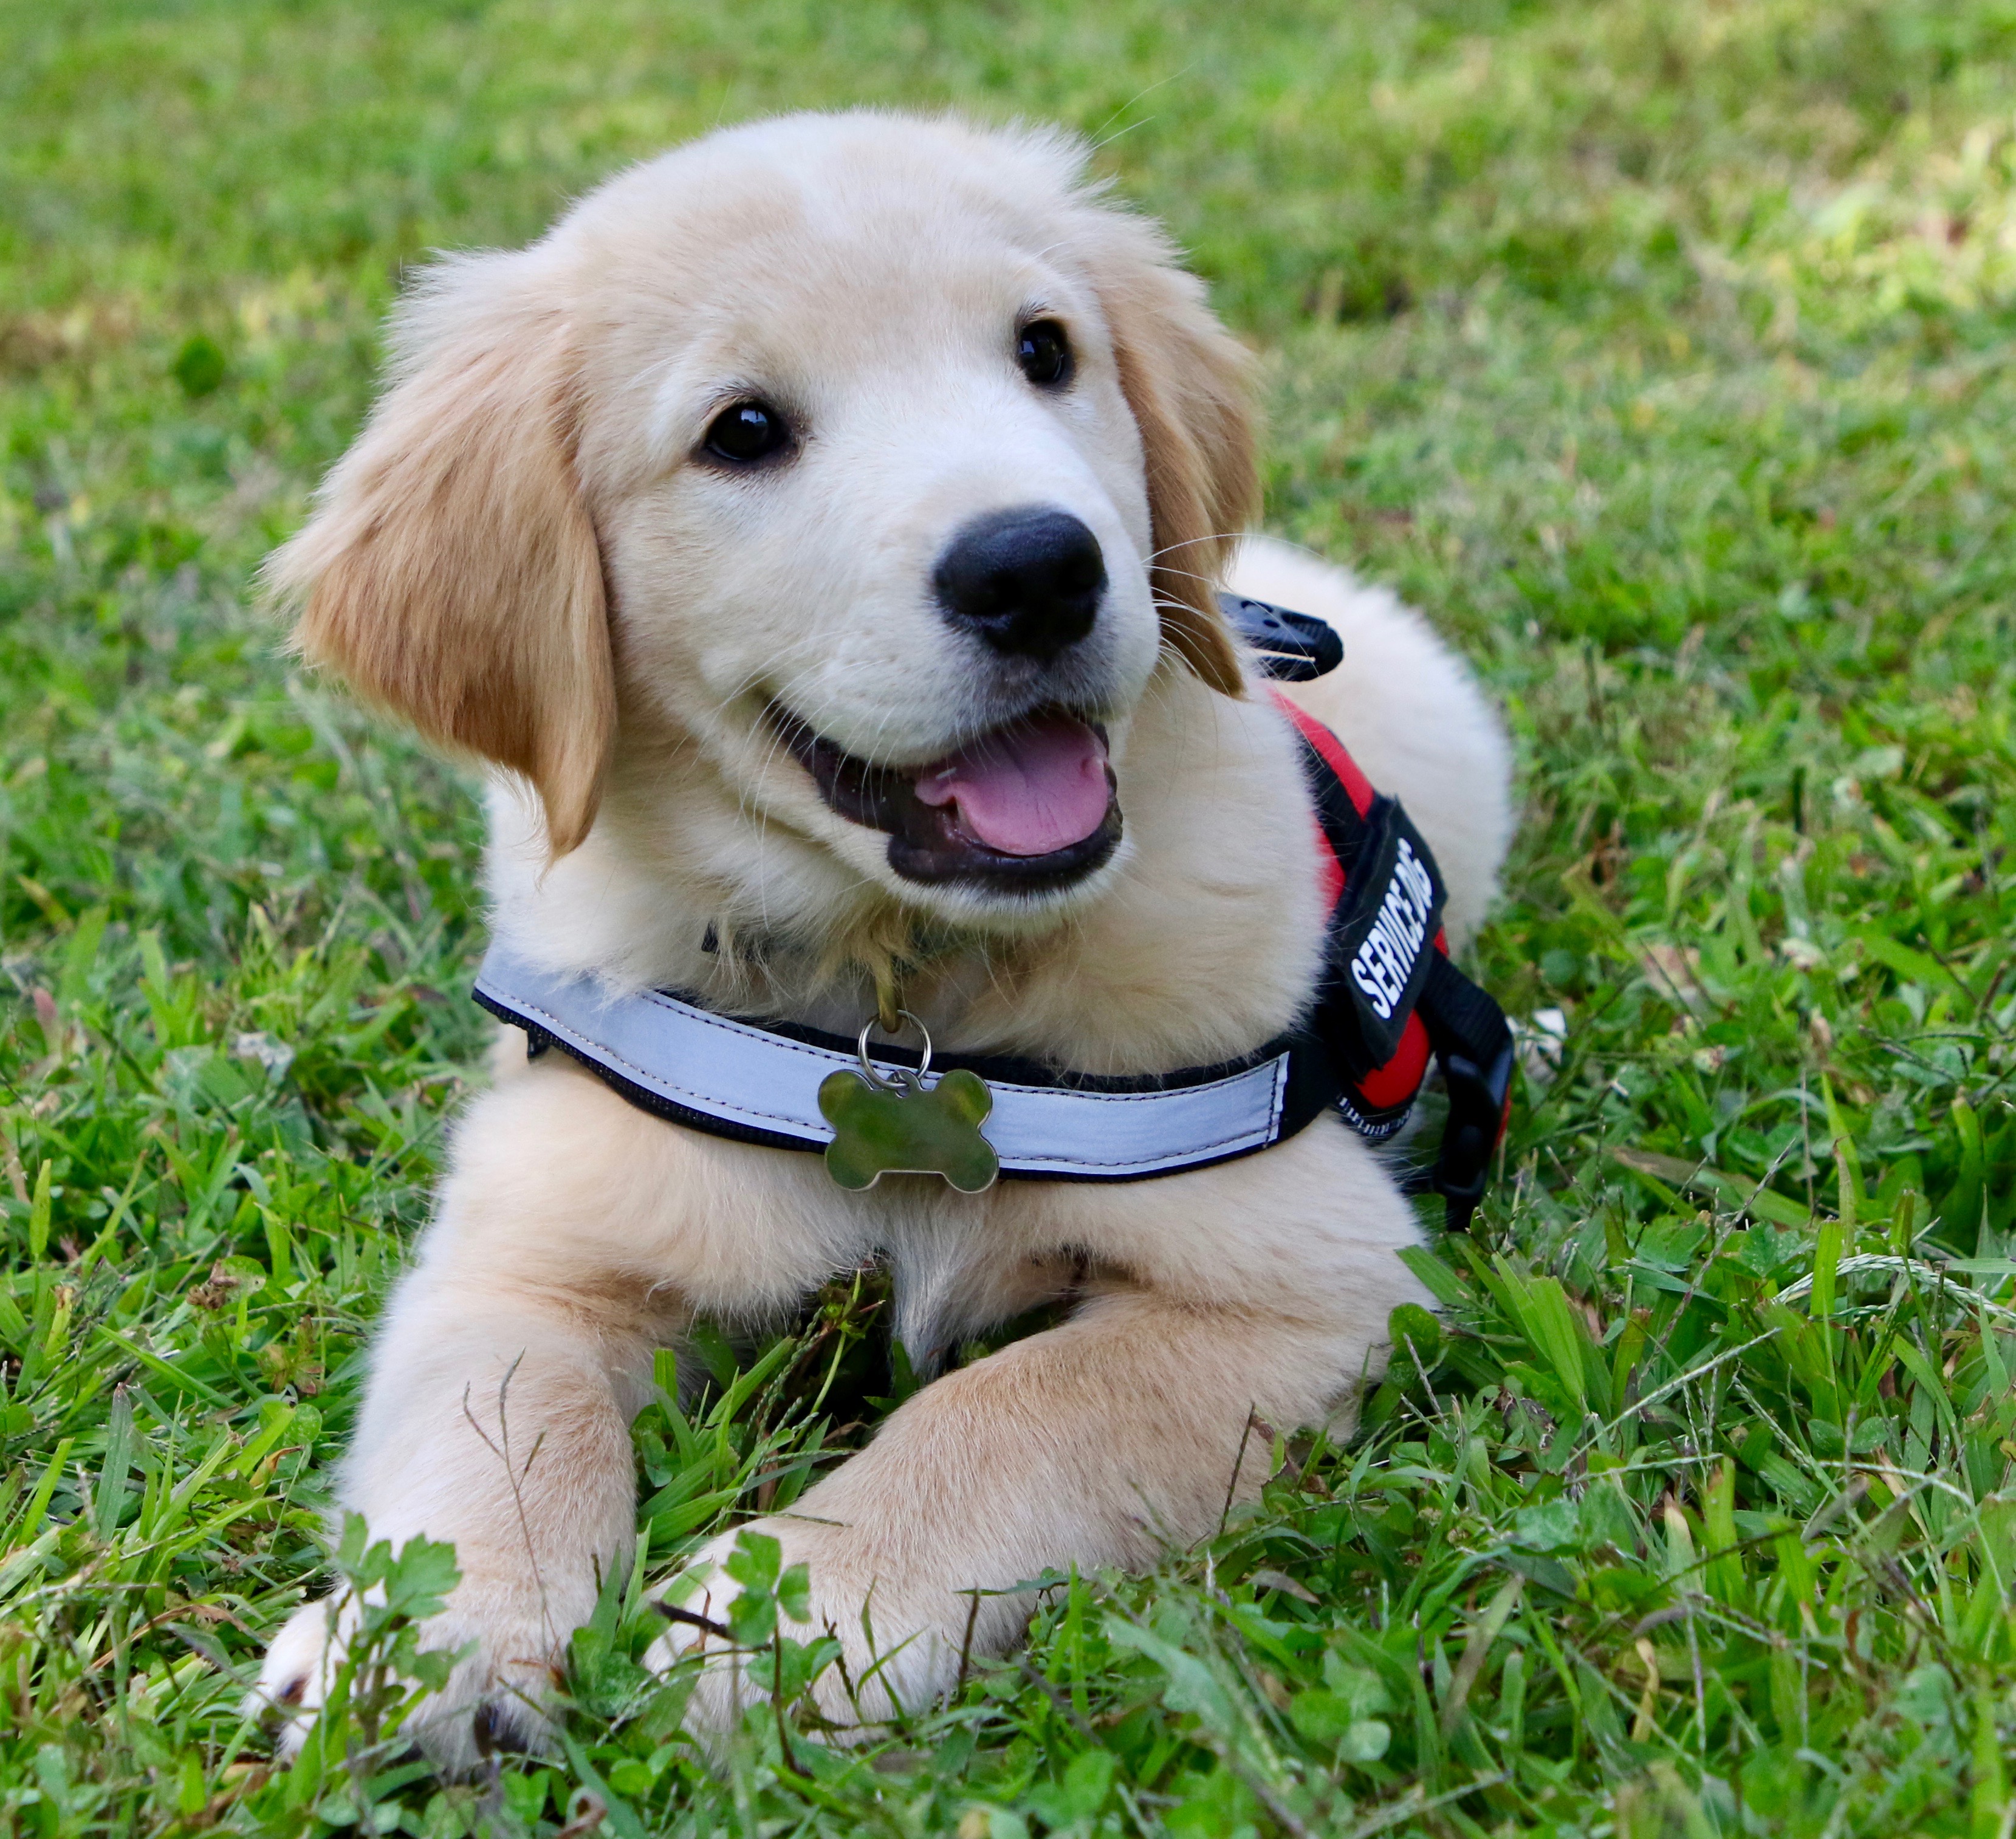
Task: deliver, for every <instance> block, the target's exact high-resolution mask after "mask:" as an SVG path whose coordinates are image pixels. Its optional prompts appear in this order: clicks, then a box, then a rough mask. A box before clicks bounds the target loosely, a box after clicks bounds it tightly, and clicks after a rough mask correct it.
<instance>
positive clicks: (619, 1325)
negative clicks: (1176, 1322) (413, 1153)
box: [261, 1056, 857, 1768]
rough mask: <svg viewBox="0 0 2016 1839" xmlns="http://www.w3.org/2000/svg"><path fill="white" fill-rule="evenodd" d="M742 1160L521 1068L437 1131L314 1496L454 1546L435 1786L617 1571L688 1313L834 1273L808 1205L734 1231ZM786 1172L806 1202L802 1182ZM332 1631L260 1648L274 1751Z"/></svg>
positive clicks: (334, 1645) (779, 1190)
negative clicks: (407, 1260) (415, 1249)
mask: <svg viewBox="0 0 2016 1839" xmlns="http://www.w3.org/2000/svg"><path fill="white" fill-rule="evenodd" d="M763 1153H764V1152H757V1151H749V1150H745V1149H743V1148H741V1147H740V1145H734V1144H725V1143H719V1142H717V1141H715V1140H714V1139H712V1138H702V1137H697V1136H695V1135H693V1134H690V1133H689V1132H686V1131H682V1130H671V1129H669V1128H668V1127H666V1126H665V1125H664V1124H663V1123H659V1122H658V1121H657V1120H656V1119H654V1118H650V1117H647V1116H645V1115H644V1114H643V1112H639V1111H637V1110H635V1109H633V1108H632V1106H630V1105H627V1104H625V1102H623V1100H621V1098H617V1096H616V1095H615V1094H614V1093H612V1092H610V1091H608V1090H607V1088H606V1087H603V1086H602V1085H600V1084H599V1083H598V1082H596V1080H592V1079H591V1078H589V1076H587V1075H586V1074H585V1073H581V1072H580V1071H579V1070H578V1069H574V1068H573V1067H572V1066H571V1063H567V1062H560V1061H559V1059H558V1057H557V1056H554V1057H553V1058H552V1059H551V1060H549V1061H545V1062H540V1063H539V1064H538V1065H537V1066H533V1067H530V1068H526V1067H522V1066H521V1067H520V1069H518V1070H517V1071H516V1072H515V1073H513V1075H512V1076H510V1077H509V1078H508V1079H506V1080H502V1081H501V1082H500V1084H499V1085H498V1086H497V1087H496V1088H495V1089H494V1090H493V1091H490V1092H489V1093H487V1094H485V1095H484V1097H483V1098H481V1099H480V1100H479V1101H478V1102H477V1104H476V1105H474V1106H473V1108H472V1109H471V1110H470V1113H469V1114H468V1116H466V1118H465V1119H464V1120H463V1123H462V1124H461V1126H460V1127H459V1130H458V1131H457V1133H456V1138H455V1155H454V1164H455V1166H454V1170H453V1172H452V1174H451V1176H450V1177H449V1179H448V1181H447V1182H446V1184H445V1186H444V1188H443V1190H442V1195H441V1207H440V1212H439V1214H438V1217H437V1219H436V1221H434V1224H433V1225H432V1226H430V1228H428V1230H427V1235H426V1237H425V1239H424V1240H423V1243H422V1246H421V1248H420V1253H419V1260H418V1261H417V1263H416V1267H415V1268H414V1269H413V1270H412V1271H411V1272H410V1273H409V1275H407V1277H406V1278H405V1279H404V1280H403V1281H402V1282H401V1284H400V1285H399V1287H398V1292H397V1293H396V1294H395V1296H394V1299H393V1300H392V1303H391V1307H389V1309H388V1310H387V1312H386V1316H385V1319H384V1322H383V1325H382V1327H381V1329H380V1332H379V1335H378V1338H377V1342H376V1346H375V1347H374V1349H373V1361H372V1372H371V1379H370V1383H369V1388H368V1390H367V1392H366V1394H365V1402H364V1408H363V1412H362V1415H361V1417H360V1419H359V1422H358V1428H357V1433H356V1437H355V1441H353V1443H352V1444H351V1451H350V1454H349V1456H348V1458H347V1460H346V1461H345V1462H344V1466H343V1468H342V1470H341V1472H340V1476H339V1477H338V1484H337V1504H338V1505H339V1506H340V1507H341V1508H344V1509H350V1510H352V1511H355V1512H357V1513H362V1515H363V1516H364V1518H365V1522H366V1523H367V1524H368V1526H369V1529H370V1535H371V1537H372V1538H373V1540H374V1541H376V1540H380V1539H389V1540H391V1542H393V1544H394V1546H395V1547H397V1546H398V1545H402V1544H404V1543H405V1542H406V1541H407V1540H409V1539H410V1538H412V1537H413V1536H414V1535H415V1534H426V1535H427V1537H428V1538H431V1539H445V1540H450V1541H452V1542H453V1543H454V1545H455V1561H456V1563H457V1564H458V1566H459V1568H460V1570H461V1573H462V1582H461V1585H460V1586H459V1588H457V1589H456V1590H455V1592H453V1594H452V1596H450V1597H449V1599H448V1607H447V1610H446V1611H445V1614H442V1615H441V1617H438V1618H437V1619H436V1620H435V1621H431V1622H430V1623H428V1624H427V1625H426V1627H425V1628H424V1630H423V1639H424V1640H425V1641H426V1642H427V1643H428V1644H429V1645H430V1646H438V1647H445V1648H449V1649H459V1648H461V1647H463V1646H470V1645H472V1644H473V1653H472V1654H471V1656H470V1658H469V1659H467V1660H466V1661H464V1662H463V1663H462V1664H461V1665H459V1667H458V1668H457V1669H456V1671H455V1675H454V1677H453V1678H452V1680H451V1681H450V1682H449V1684H448V1687H447V1689H445V1691H444V1692H442V1693H440V1694H439V1695H437V1697H435V1698H434V1699H432V1700H429V1701H428V1702H427V1704H426V1705H425V1706H423V1707H422V1711H421V1718H422V1719H423V1725H424V1728H423V1730H422V1732H421V1733H420V1734H421V1735H422V1737H423V1741H424V1742H425V1743H426V1744H427V1747H428V1749H429V1750H430V1751H431V1752H432V1753H433V1754H434V1755H435V1756H436V1758H437V1759H438V1760H439V1761H441V1762H442V1763H443V1764H444V1765H446V1766H448V1767H450V1768H455V1767H458V1766H462V1765H466V1764H467V1763H468V1762H469V1761H470V1760H471V1759H472V1758H473V1754H474V1752H475V1748H476V1737H477V1729H478V1726H477V1722H476V1718H475V1714H477V1712H478V1711H481V1713H482V1718H483V1722H484V1725H485V1726H486V1727H487V1728H488V1730H489V1732H490V1733H491V1734H492V1735H506V1736H508V1735H516V1736H518V1737H519V1738H520V1739H522V1740H536V1739H537V1738H538V1736H539V1734H540V1732H541V1729H542V1720H541V1718H540V1714H539V1711H538V1703H539V1701H540V1700H541V1699H542V1697H543V1695H544V1691H545V1686H547V1684H548V1683H549V1679H550V1669H551V1668H553V1667H554V1666H555V1665H556V1664H558V1662H559V1661H560V1659H561V1658H562V1657H563V1655H564V1653H565V1650H566V1645H567V1639H568V1637H569V1635H571V1633H572V1632H573V1631H574V1629H575V1628H578V1626H580V1624H581V1623H582V1622H583V1621H585V1620H586V1618H587V1617H588V1615H589V1613H590V1612H591V1610H592V1609H593V1607H594V1604H595V1600H596V1592H597V1591H598V1589H599V1587H600V1584H601V1581H602V1580H603V1578H607V1576H608V1575H609V1574H610V1571H611V1570H613V1569H614V1568H616V1567H620V1566H621V1565H623V1564H624V1563H626V1562H627V1560H628V1554H629V1552H630V1551H631V1549H632V1542H633V1539H634V1537H635V1498H634V1488H635V1480H634V1477H635V1463H634V1459H633V1457H632V1452H631V1448H630V1441H629V1437H628V1421H629V1419H630V1418H631V1417H632V1415H634V1414H635V1411H636V1410H637V1408H638V1407H639V1405H641V1404H643V1401H645V1399H646V1397H649V1395H650V1377H651V1358H652V1354H653V1350H654V1349H656V1348H657V1347H662V1346H664V1345H667V1344H668V1343H671V1341H673V1340H675V1339H676V1338H677V1336H678V1335H679V1333H680V1332H682V1329H684V1327H685V1326H686V1322H687V1320H688V1319H689V1314H690V1312H691V1310H692V1309H693V1307H696V1306H699V1307H707V1308H710V1309H711V1310H714V1311H716V1312H718V1313H721V1314H750V1313H752V1312H754V1311H761V1310H762V1309H765V1308H775V1307H778V1306H779V1305H780V1304H783V1303H784V1302H786V1301H787V1300H789V1298H790V1296H794V1295H795V1294H796V1293H797V1292H799V1291H800V1290H801V1289H805V1288H806V1287H808V1286H809V1285H812V1284H815V1283H816V1282H818V1281H819V1278H821V1277H823V1275H825V1274H826V1271H827V1270H829V1269H830V1268H832V1267H833V1265H834V1264H836V1263H837V1262H844V1260H846V1259H847V1258H848V1257H849V1256H851V1255H857V1254H856V1248H855V1246H853V1243H852V1242H851V1240H850V1239H848V1237H847V1236H846V1235H845V1233H844V1232H841V1233H838V1234H837V1235H836V1236H833V1237H831V1238H827V1237H823V1236H822V1235H821V1232H820V1231H819V1226H820V1224H821V1217H820V1216H819V1215H818V1214H817V1213H815V1211H814V1210H813V1209H812V1207H810V1206H801V1208H800V1209H799V1210H797V1211H795V1212H794V1210H793V1209H792V1207H791V1206H790V1205H788V1204H787V1203H788V1202H789V1201H790V1199H792V1198H793V1193H794V1191H791V1190H790V1189H788V1188H787V1187H786V1186H785V1185H783V1184H773V1186H775V1187H776V1194H775V1195H774V1196H773V1198H774V1199H775V1201H776V1204H775V1206H773V1207H772V1210H771V1212H770V1215H769V1218H768V1219H767V1221H762V1222H761V1224H760V1229H758V1228H752V1224H751V1199H752V1195H760V1194H761V1193H762V1192H763V1190H762V1189H761V1188H755V1187H752V1185H751V1158H752V1157H755V1156H761V1155H762V1154H763ZM807 1160H808V1161H809V1159H807ZM797 1174H798V1177H799V1178H798V1185H797V1186H798V1190H799V1191H802V1193H803V1194H805V1195H816V1194H817V1193H818V1190H817V1189H816V1188H815V1187H814V1186H813V1179H814V1177H815V1176H818V1174H819V1171H818V1170H817V1167H816V1165H814V1166H813V1167H811V1168H809V1169H808V1170H803V1171H797ZM821 1178H822V1179H823V1177H821ZM808 1221H809V1223H807V1222H808ZM348 1628H349V1624H348V1623H347V1621H346V1620H345V1611H344V1606H343V1605H342V1604H341V1603H339V1602H337V1601H336V1600H334V1599H329V1600H326V1601H324V1602H321V1603H310V1604H308V1605H307V1606H305V1607H304V1608H303V1609H302V1610H301V1611H300V1612H299V1613H298V1614H297V1615H296V1616H295V1617H294V1618H293V1621H291V1622H290V1623H289V1624H287V1626H286V1628H284V1629H283V1631H282V1632H281V1633H280V1635H279V1638H278V1639H276V1640H275V1642H274V1643H273V1646H272V1650H271V1651H270V1652H269V1653H268V1656H267V1659H266V1663H265V1668H264V1670H263V1673H262V1676H261V1693H262V1695H263V1696H264V1697H265V1698H266V1699H268V1700H269V1701H271V1702H272V1703H273V1704H276V1705H278V1706H280V1707H283V1709H284V1710H285V1711H287V1712H288V1713H289V1714H290V1717H291V1719H292V1728H291V1729H290V1732H289V1733H288V1735H287V1737H286V1741H287V1742H288V1743H290V1744H291V1743H297V1742H298V1741H299V1739H300V1736H301V1733H302V1731H303V1729H304V1728H305V1724H306V1722H307V1720H308V1718H310V1717H311V1716H312V1715H313V1714H314V1712H315V1709H316V1708H317V1707H319V1705H320V1704H322V1700H323V1699H324V1697H325V1696H326V1693H327V1692H328V1690H329V1686H330V1685H331V1683H332V1682H333V1677H334V1674H335V1671H336V1668H337V1667H338V1666H339V1665H340V1663H341V1660H342V1657H343V1650H344V1640H345V1638H346V1636H347V1633H348Z"/></svg>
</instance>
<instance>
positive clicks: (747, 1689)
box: [644, 1514, 967, 1736]
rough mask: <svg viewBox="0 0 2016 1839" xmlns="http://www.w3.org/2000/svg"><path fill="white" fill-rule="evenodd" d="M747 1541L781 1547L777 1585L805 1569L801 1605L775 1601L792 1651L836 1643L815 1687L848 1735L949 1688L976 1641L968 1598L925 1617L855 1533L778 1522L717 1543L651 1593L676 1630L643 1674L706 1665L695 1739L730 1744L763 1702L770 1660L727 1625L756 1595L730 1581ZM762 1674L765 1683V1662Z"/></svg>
mask: <svg viewBox="0 0 2016 1839" xmlns="http://www.w3.org/2000/svg"><path fill="white" fill-rule="evenodd" d="M745 1534H757V1535H759V1536H762V1535H767V1536H768V1537H769V1538H772V1539H775V1540H776V1542H777V1543H778V1545H779V1554H778V1563H777V1567H776V1574H777V1575H778V1576H779V1578H783V1577H784V1576H786V1575H787V1574H789V1573H790V1570H792V1568H793V1567H794V1566H797V1565H801V1564H802V1565H803V1566H805V1568H806V1571H807V1573H808V1584H809V1588H808V1591H807V1592H806V1594H805V1600H804V1601H803V1602H802V1603H799V1602H796V1601H795V1600H794V1595H795V1593H794V1592H791V1591H790V1590H789V1589H784V1590H780V1591H779V1592H777V1594H778V1595H779V1597H780V1599H782V1601H783V1611H782V1613H780V1617H779V1622H778V1627H779V1628H780V1630H781V1632H783V1634H784V1635H787V1636H788V1637H789V1638H790V1639H793V1640H795V1641H799V1642H814V1641H816V1640H818V1639H820V1638H821V1637H823V1636H824V1637H830V1638H831V1639H833V1640H834V1641H836V1642H838V1644H839V1648H840V1652H839V1656H838V1657H837V1659H836V1660H834V1661H832V1662H830V1664H828V1665H826V1667H825V1668H824V1669H823V1671H821V1672H820V1673H819V1676H818V1677H817V1678H816V1679H815V1680H814V1681H813V1682H812V1686H811V1697H812V1705H813V1708H814V1709H815V1711H816V1712H817V1713H818V1714H819V1717H820V1718H823V1719H824V1720H825V1721H826V1722H827V1723H828V1724H830V1725H835V1726H837V1727H839V1728H841V1729H853V1728H856V1727H859V1726H861V1725H869V1724H879V1723H884V1722H887V1721H889V1720H890V1719H891V1718H895V1717H897V1716H899V1715H902V1714H903V1713H905V1712H909V1711H920V1710H922V1709H923V1707H925V1706H927V1705H928V1704H931V1702H932V1701H933V1700H935V1699H938V1698H939V1697H942V1696H943V1695H944V1694H945V1693H947V1692H949V1690H950V1689H952V1686H953V1685H954V1684H955V1682H956V1681H957V1679H958V1677H959V1668H960V1661H961V1654H962V1652H963V1646H962V1642H963V1636H964V1635H965V1634H966V1632H967V1601H966V1599H965V1598H963V1597H956V1596H951V1595H949V1593H942V1600H941V1601H940V1602H938V1603H937V1604H936V1605H935V1608H936V1610H937V1611H938V1613H937V1614H931V1613H927V1612H926V1610H925V1606H924V1604H923V1602H921V1601H920V1599H918V1598H917V1597H916V1594H915V1593H914V1592H908V1591H905V1590H903V1589H902V1588H899V1587H898V1585H897V1582H896V1581H895V1579H893V1578H891V1577H890V1576H888V1575H887V1574H886V1573H884V1571H883V1570H880V1569H879V1568H878V1567H877V1566H875V1565H874V1564H873V1563H871V1562H869V1560H867V1559H866V1556H865V1555H864V1554H863V1553H862V1552H860V1551H859V1549H855V1547H854V1545H853V1542H852V1541H851V1535H850V1534H849V1531H848V1528H846V1527H836V1526H832V1525H827V1524H823V1523H818V1522H814V1521H810V1520H795V1519H793V1518H792V1517H791V1516H790V1515H788V1514H780V1515H779V1516H776V1517H775V1518H773V1519H769V1520H757V1521H755V1522H754V1523H753V1524H751V1525H749V1526H746V1527H737V1528H736V1530H735V1531H733V1532H728V1533H723V1534H721V1535H720V1536H719V1537H718V1538H715V1539H713V1540H711V1541H710V1542H708V1543H707V1545H704V1546H703V1547H701V1549H700V1550H699V1551H698V1552H695V1553H694V1554H693V1557H692V1558H691V1559H690V1560H689V1561H688V1563H687V1564H686V1567H685V1568H684V1569H683V1570H681V1571H680V1572H679V1574H678V1575H677V1576H675V1577H674V1578H670V1579H668V1581H666V1582H665V1583H664V1585H661V1586H660V1587H659V1588H658V1589H657V1591H655V1592H653V1601H654V1602H656V1603H657V1605H658V1608H659V1610H660V1613H661V1614H664V1616H665V1617H666V1620H667V1622H668V1627H667V1628H666V1630H665V1632H664V1634H663V1635H660V1636H659V1638H658V1639H657V1641H655V1642H653V1644H652V1646H651V1648H650V1651H649V1652H648V1653H646V1656H645V1657H644V1664H646V1666H647V1667H649V1668H651V1669H652V1670H653V1671H656V1672H660V1673H667V1672H670V1671H671V1670H672V1669H673V1668H675V1667H676V1666H677V1665H679V1663H681V1662H682V1661H693V1660H696V1659H697V1660H698V1661H699V1662H700V1672H699V1678H698V1679H697V1681H696V1682H695V1683H694V1686H693V1696H692V1697H690V1698H689V1700H687V1704H686V1727H687V1729H689V1730H692V1731H693V1732H695V1733H699V1734H703V1735H708V1736H718V1735H721V1734H722V1733H726V1732H728V1731H730V1730H733V1729H735V1728H736V1725H739V1724H740V1722H741V1719H742V1715H743V1712H744V1711H746V1710H747V1708H748V1707H750V1706H751V1705H754V1704H762V1703H764V1702H765V1700H766V1696H767V1695H766V1693H765V1691H764V1690H763V1689H762V1688H761V1687H760V1686H758V1684H757V1683H756V1682H755V1681H754V1680H753V1679H751V1677H750V1670H749V1663H750V1662H751V1661H754V1660H757V1659H758V1654H759V1653H761V1650H760V1648H758V1649H754V1650H752V1649H751V1648H750V1647H746V1646H740V1645H739V1644H738V1643H737V1642H736V1639H735V1635H734V1632H733V1630H732V1628H731V1627H730V1624H731V1623H733V1621H736V1603H738V1601H740V1599H741V1598H742V1597H743V1596H744V1594H745V1593H746V1592H747V1589H748V1588H750V1586H749V1585H747V1584H745V1583H743V1582H742V1581H738V1580H737V1578H736V1577H735V1576H734V1575H733V1574H731V1567H730V1560H731V1559H733V1557H734V1555H735V1552H736V1543H737V1542H738V1541H739V1540H740V1539H742V1538H743V1537H744V1535H745ZM737 1568H744V1569H746V1568H747V1567H746V1565H745V1566H740V1567H737ZM766 1568H767V1567H766ZM794 1608H803V1609H804V1610H805V1611H806V1614H805V1616H804V1617H802V1619H798V1618H794V1616H793V1615H792V1614H790V1613H789V1611H790V1610H792V1609H794ZM758 1666H759V1670H760V1671H763V1672H765V1673H766V1674H767V1671H768V1660H767V1657H764V1658H763V1659H762V1660H761V1661H759V1662H758Z"/></svg>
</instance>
